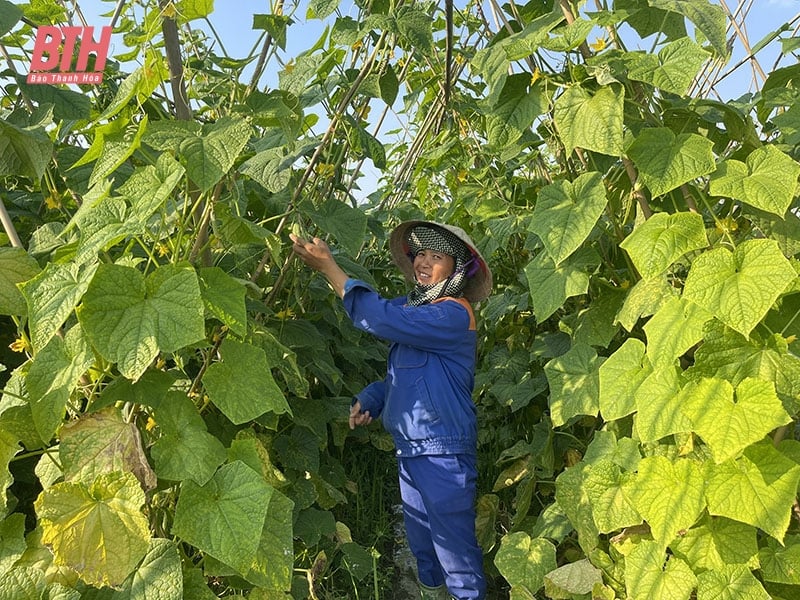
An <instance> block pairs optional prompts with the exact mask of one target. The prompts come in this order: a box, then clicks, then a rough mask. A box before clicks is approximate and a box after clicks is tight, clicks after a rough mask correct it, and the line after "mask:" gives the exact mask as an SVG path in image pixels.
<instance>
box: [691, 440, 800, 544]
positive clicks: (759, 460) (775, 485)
mask: <svg viewBox="0 0 800 600" xmlns="http://www.w3.org/2000/svg"><path fill="white" fill-rule="evenodd" d="M798 482H800V465H798V464H797V463H796V462H794V461H793V460H791V459H789V458H787V457H786V455H785V454H783V453H782V452H780V451H779V450H778V449H776V448H775V447H774V446H773V445H772V442H771V441H765V442H760V443H758V444H754V445H753V446H750V447H748V448H746V449H745V451H744V455H743V456H741V457H739V458H737V459H732V460H729V461H727V462H725V463H723V464H721V465H713V463H711V462H710V461H709V463H708V465H707V469H706V501H707V502H708V512H709V513H710V514H712V515H720V516H723V517H728V518H729V519H734V520H736V521H741V522H743V523H749V524H750V525H753V526H754V527H758V528H759V529H761V530H763V531H765V532H766V533H768V534H769V535H771V536H772V537H774V538H775V539H776V540H778V541H779V542H782V541H783V536H784V535H785V533H786V529H787V527H788V526H789V520H790V518H791V510H792V504H793V503H794V501H795V496H796V494H797V485H798Z"/></svg>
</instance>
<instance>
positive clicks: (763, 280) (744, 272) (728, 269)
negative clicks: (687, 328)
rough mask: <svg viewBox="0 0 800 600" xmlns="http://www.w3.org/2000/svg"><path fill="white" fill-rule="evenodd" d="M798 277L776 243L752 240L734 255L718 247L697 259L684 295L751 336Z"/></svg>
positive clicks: (742, 244) (746, 242)
mask: <svg viewBox="0 0 800 600" xmlns="http://www.w3.org/2000/svg"><path fill="white" fill-rule="evenodd" d="M796 278H797V273H796V272H795V270H794V269H793V268H792V265H791V264H790V263H789V261H788V260H787V259H786V258H785V257H784V256H783V254H781V251H780V250H779V249H778V244H777V242H775V241H773V240H765V239H751V240H747V241H745V242H742V243H741V244H740V245H739V246H737V248H736V250H734V251H733V252H731V251H730V250H728V249H727V248H722V247H720V248H715V249H714V250H711V251H709V252H705V253H703V254H701V255H700V256H698V257H697V258H696V259H695V260H694V262H693V263H692V267H691V269H690V270H689V275H688V277H687V278H686V285H685V286H684V291H683V294H684V296H685V297H686V298H687V299H688V300H691V301H693V302H694V303H695V304H697V305H699V306H701V307H702V308H704V309H706V310H707V311H709V312H710V313H712V314H713V315H714V316H715V317H717V318H718V319H719V320H720V321H722V322H723V323H725V324H726V325H728V326H730V327H732V328H733V329H735V330H736V331H738V332H740V333H741V334H742V335H744V336H748V335H749V334H750V332H751V331H752V330H753V328H754V327H755V326H756V325H757V324H758V322H759V321H760V320H761V319H762V318H763V317H764V315H766V314H767V311H768V310H769V308H770V306H772V303H773V302H775V300H776V299H777V298H778V296H779V295H780V294H781V292H783V291H784V290H785V289H786V287H787V286H788V285H789V284H790V283H791V282H792V281H793V280H794V279H796Z"/></svg>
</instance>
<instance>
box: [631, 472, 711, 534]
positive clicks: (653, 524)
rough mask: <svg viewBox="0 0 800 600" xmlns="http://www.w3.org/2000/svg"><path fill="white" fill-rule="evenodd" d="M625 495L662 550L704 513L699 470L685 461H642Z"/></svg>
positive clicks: (701, 477) (701, 475) (701, 478)
mask: <svg viewBox="0 0 800 600" xmlns="http://www.w3.org/2000/svg"><path fill="white" fill-rule="evenodd" d="M625 491H626V492H627V494H628V496H629V497H630V498H631V501H632V504H633V506H634V507H635V508H636V510H637V511H638V512H639V514H641V515H642V516H643V517H644V519H645V520H646V521H647V523H648V524H649V525H650V531H651V532H652V534H653V538H654V539H655V541H657V542H659V544H661V547H662V548H665V547H666V546H667V545H668V544H669V543H670V542H671V541H672V540H673V539H674V538H675V537H676V536H678V535H679V534H680V532H681V531H683V530H686V529H689V528H690V527H691V526H692V525H694V523H695V521H697V519H698V517H699V516H700V514H701V513H702V511H703V510H704V509H705V498H704V496H703V492H704V489H703V474H702V470H701V469H700V467H699V466H698V464H697V463H696V462H694V461H693V460H689V459H678V460H676V461H675V462H672V461H670V460H669V459H668V458H666V457H664V456H649V457H645V458H643V459H642V460H641V461H640V462H639V473H638V474H637V476H636V479H635V480H633V481H631V483H630V485H629V486H628V487H627V488H626V490H625Z"/></svg>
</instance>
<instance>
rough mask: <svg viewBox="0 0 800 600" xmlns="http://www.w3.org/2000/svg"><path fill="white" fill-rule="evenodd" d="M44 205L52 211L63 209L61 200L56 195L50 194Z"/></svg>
mask: <svg viewBox="0 0 800 600" xmlns="http://www.w3.org/2000/svg"><path fill="white" fill-rule="evenodd" d="M44 203H45V205H46V206H47V208H49V209H50V210H55V209H57V208H61V198H59V197H58V196H56V195H55V194H49V195H48V196H47V198H45V199H44Z"/></svg>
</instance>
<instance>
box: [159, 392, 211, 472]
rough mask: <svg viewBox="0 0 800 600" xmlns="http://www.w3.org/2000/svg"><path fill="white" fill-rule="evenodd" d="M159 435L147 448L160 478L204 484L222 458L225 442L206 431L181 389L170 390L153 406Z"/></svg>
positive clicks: (203, 423) (198, 414) (189, 400)
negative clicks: (189, 480)
mask: <svg viewBox="0 0 800 600" xmlns="http://www.w3.org/2000/svg"><path fill="white" fill-rule="evenodd" d="M154 417H155V422H156V424H157V425H158V427H159V429H160V432H161V436H160V437H159V438H158V440H156V443H155V444H153V446H152V448H151V450H150V452H151V454H152V456H153V461H154V462H155V469H156V473H157V474H158V477H159V479H166V480H171V481H183V480H184V479H191V480H192V481H194V482H195V483H197V484H198V485H205V484H206V483H207V482H208V480H209V479H211V477H213V475H214V472H215V471H216V470H217V467H219V466H220V465H221V464H222V463H223V462H225V457H226V452H225V446H223V445H222V442H220V441H219V440H218V439H217V438H215V437H214V436H213V435H211V434H210V433H208V431H207V428H206V424H205V422H204V421H203V418H202V417H201V416H200V413H199V412H198V410H197V407H196V406H195V405H194V403H193V402H192V401H191V399H190V398H189V397H188V396H187V395H186V394H184V393H183V392H169V393H168V394H167V395H166V397H165V398H164V400H163V401H162V402H160V403H159V405H158V407H157V408H156V410H155V414H154Z"/></svg>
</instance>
